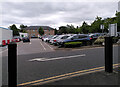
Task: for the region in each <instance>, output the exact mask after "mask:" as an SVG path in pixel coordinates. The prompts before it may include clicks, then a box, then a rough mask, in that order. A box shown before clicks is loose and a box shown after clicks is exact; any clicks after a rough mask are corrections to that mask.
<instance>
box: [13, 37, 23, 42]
mask: <svg viewBox="0 0 120 87" xmlns="http://www.w3.org/2000/svg"><path fill="white" fill-rule="evenodd" d="M13 39H14V41H15V42H20V41H21V38H20V36H14V37H13Z"/></svg>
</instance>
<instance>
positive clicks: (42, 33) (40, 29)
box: [38, 27, 44, 36]
mask: <svg viewBox="0 0 120 87" xmlns="http://www.w3.org/2000/svg"><path fill="white" fill-rule="evenodd" d="M38 31H39V34H40V35H41V36H42V35H44V30H43V28H42V27H40V28H39V30H38Z"/></svg>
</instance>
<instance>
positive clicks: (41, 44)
mask: <svg viewBox="0 0 120 87" xmlns="http://www.w3.org/2000/svg"><path fill="white" fill-rule="evenodd" d="M40 44H41V45H42V47H43V48H44V50H46V48H45V47H44V46H43V44H42V43H41V42H40Z"/></svg>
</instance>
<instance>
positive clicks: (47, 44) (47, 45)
mask: <svg viewBox="0 0 120 87" xmlns="http://www.w3.org/2000/svg"><path fill="white" fill-rule="evenodd" d="M45 44H46V43H45ZM46 45H47V46H48V47H49V48H50V49H51V50H53V48H52V47H50V46H49V45H48V44H46Z"/></svg>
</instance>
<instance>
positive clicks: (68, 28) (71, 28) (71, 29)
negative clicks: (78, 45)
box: [66, 24, 75, 34]
mask: <svg viewBox="0 0 120 87" xmlns="http://www.w3.org/2000/svg"><path fill="white" fill-rule="evenodd" d="M66 27H67V30H68V33H73V34H74V33H75V27H74V26H73V25H72V24H71V25H68V24H67V26H66Z"/></svg>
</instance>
